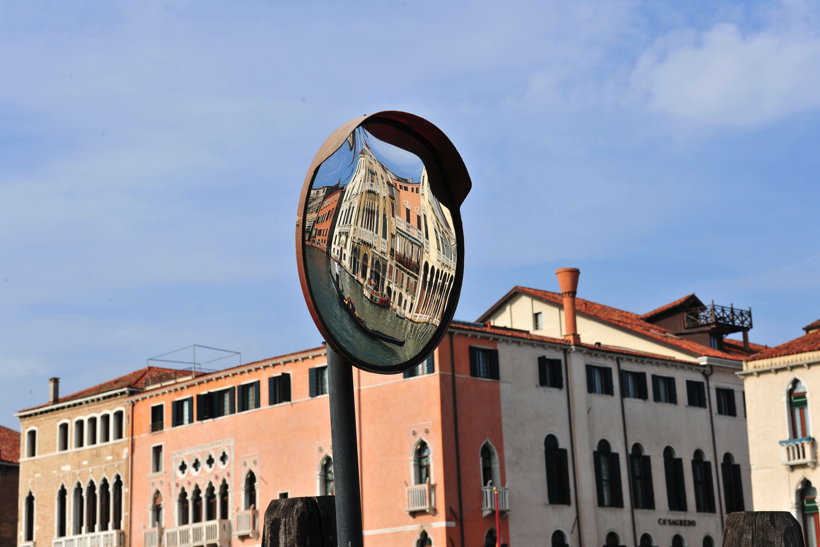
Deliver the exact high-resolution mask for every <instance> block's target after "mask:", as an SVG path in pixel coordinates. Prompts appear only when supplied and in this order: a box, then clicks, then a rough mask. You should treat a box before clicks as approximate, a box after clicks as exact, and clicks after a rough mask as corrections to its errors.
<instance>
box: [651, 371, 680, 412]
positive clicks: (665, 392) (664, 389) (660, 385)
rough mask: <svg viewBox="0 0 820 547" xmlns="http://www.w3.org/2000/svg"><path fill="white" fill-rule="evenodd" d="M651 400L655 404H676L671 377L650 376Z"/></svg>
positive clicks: (676, 397) (676, 396)
mask: <svg viewBox="0 0 820 547" xmlns="http://www.w3.org/2000/svg"><path fill="white" fill-rule="evenodd" d="M652 398H653V399H654V400H655V402H656V403H671V404H673V405H676V404H678V395H677V393H676V391H675V378H673V377H672V376H658V375H655V374H653V375H652Z"/></svg>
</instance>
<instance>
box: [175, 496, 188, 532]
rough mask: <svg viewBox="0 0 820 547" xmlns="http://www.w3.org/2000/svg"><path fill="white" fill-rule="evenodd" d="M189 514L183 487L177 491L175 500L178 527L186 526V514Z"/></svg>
mask: <svg viewBox="0 0 820 547" xmlns="http://www.w3.org/2000/svg"><path fill="white" fill-rule="evenodd" d="M189 512H190V508H189V505H188V492H186V491H185V487H182V489H181V490H180V491H179V497H178V498H177V525H178V526H185V525H186V524H188V513H189Z"/></svg>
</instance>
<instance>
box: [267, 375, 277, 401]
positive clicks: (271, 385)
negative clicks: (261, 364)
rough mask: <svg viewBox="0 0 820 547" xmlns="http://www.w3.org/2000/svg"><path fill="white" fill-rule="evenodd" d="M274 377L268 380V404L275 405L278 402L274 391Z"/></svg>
mask: <svg viewBox="0 0 820 547" xmlns="http://www.w3.org/2000/svg"><path fill="white" fill-rule="evenodd" d="M273 379H274V376H271V377H270V378H268V404H269V405H275V404H276V403H277V402H278V401H277V400H276V393H275V391H274V389H275V387H276V382H274V380H273Z"/></svg>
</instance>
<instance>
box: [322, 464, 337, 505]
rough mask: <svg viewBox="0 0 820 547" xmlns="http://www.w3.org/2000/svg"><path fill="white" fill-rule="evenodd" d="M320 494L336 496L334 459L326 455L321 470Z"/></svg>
mask: <svg viewBox="0 0 820 547" xmlns="http://www.w3.org/2000/svg"><path fill="white" fill-rule="evenodd" d="M319 494H321V495H323V496H334V495H335V494H336V482H335V481H334V478H333V459H332V458H331V457H330V456H325V459H323V460H322V467H321V469H320V471H319Z"/></svg>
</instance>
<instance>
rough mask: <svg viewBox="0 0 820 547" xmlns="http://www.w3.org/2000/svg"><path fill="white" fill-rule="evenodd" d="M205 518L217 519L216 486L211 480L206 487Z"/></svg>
mask: <svg viewBox="0 0 820 547" xmlns="http://www.w3.org/2000/svg"><path fill="white" fill-rule="evenodd" d="M205 520H216V488H214V485H213V483H210V482H209V483H208V487H207V488H206V489H205Z"/></svg>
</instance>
